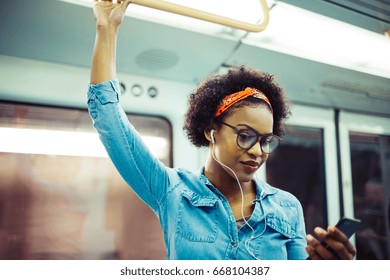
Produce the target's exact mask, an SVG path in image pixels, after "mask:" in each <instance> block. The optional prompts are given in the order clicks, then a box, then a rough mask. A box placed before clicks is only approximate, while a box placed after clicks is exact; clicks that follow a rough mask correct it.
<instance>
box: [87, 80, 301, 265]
mask: <svg viewBox="0 0 390 280" xmlns="http://www.w3.org/2000/svg"><path fill="white" fill-rule="evenodd" d="M119 89H120V86H119V83H118V81H117V80H111V81H107V82H103V83H101V84H97V85H92V84H90V85H89V89H88V109H89V113H90V116H91V118H92V120H93V123H94V127H95V128H96V130H97V131H98V133H99V136H100V139H101V141H102V143H103V144H104V146H105V148H106V150H107V152H108V154H109V156H110V158H111V160H112V162H113V163H114V165H115V166H116V168H117V170H118V171H119V173H120V174H121V176H122V177H123V178H124V180H125V181H126V182H127V184H129V186H131V188H132V189H133V190H134V191H135V193H136V194H137V195H138V196H139V197H140V198H141V199H142V200H143V201H144V202H145V203H146V204H147V205H148V206H149V207H150V208H151V209H152V210H153V211H154V212H155V214H156V215H157V217H158V219H159V221H160V224H161V228H162V230H163V233H164V240H165V245H166V249H167V258H168V259H181V260H190V259H203V260H224V259H226V260H236V259H237V260H238V259H243V260H244V259H247V260H253V259H264V260H265V259H267V260H286V259H306V258H307V256H308V255H307V253H306V250H305V246H306V241H305V235H306V233H305V224H304V218H303V211H302V206H301V204H300V202H299V201H298V200H297V199H296V198H295V197H294V196H293V195H292V194H290V193H288V192H285V191H283V190H281V189H278V188H275V187H272V186H270V185H269V184H267V183H265V182H264V181H261V180H258V179H254V180H255V183H256V190H257V195H256V199H255V200H254V201H253V203H254V205H255V207H254V211H253V213H252V216H251V217H250V219H249V221H248V223H249V224H250V225H251V227H252V228H253V229H254V233H253V232H252V230H251V229H250V227H249V226H248V225H244V226H242V227H241V228H239V229H238V228H237V225H236V221H235V219H234V215H233V213H232V210H231V208H230V206H229V203H228V201H227V199H226V198H225V197H224V196H223V195H222V193H221V192H219V191H218V189H217V188H215V187H214V186H213V185H212V184H211V183H210V181H209V180H208V179H207V178H206V177H205V176H204V175H203V173H204V172H203V168H202V169H200V170H199V172H197V173H194V172H190V171H187V170H185V169H181V168H170V167H166V166H164V165H163V164H162V163H161V162H160V161H159V160H158V159H156V158H155V157H154V156H153V155H152V154H151V153H150V151H149V150H148V148H147V147H146V145H145V144H144V143H143V141H142V139H141V137H140V135H139V134H138V133H137V131H136V130H135V129H134V127H133V125H132V124H131V123H130V122H129V121H128V118H127V116H126V114H125V113H124V111H123V109H122V107H121V105H120V92H119ZM251 237H252V239H251V240H250V241H249V242H247V241H248V239H250V238H251ZM246 245H247V246H246Z"/></svg>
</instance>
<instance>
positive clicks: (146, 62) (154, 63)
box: [136, 49, 179, 71]
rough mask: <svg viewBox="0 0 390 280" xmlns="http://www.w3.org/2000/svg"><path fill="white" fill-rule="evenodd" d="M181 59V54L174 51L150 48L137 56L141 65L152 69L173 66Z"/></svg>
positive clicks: (157, 69) (137, 61)
mask: <svg viewBox="0 0 390 280" xmlns="http://www.w3.org/2000/svg"><path fill="white" fill-rule="evenodd" d="M178 61H179V56H178V55H177V54H176V53H175V52H172V51H169V50H163V49H149V50H145V51H143V52H141V53H140V54H139V55H138V56H137V57H136V63H137V65H138V66H139V67H141V68H144V69H147V70H151V71H163V70H169V69H171V68H173V67H174V66H175V65H176V64H177V63H178Z"/></svg>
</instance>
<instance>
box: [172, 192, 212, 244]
mask: <svg viewBox="0 0 390 280" xmlns="http://www.w3.org/2000/svg"><path fill="white" fill-rule="evenodd" d="M217 208H218V204H217V200H216V199H215V198H212V197H201V196H199V195H197V194H194V193H192V194H191V193H183V194H182V195H181V201H180V204H179V211H178V220H177V228H176V232H177V234H178V235H180V236H181V237H183V238H185V239H187V240H189V241H192V242H208V243H212V242H214V241H215V239H216V238H217V233H218V227H217V224H218V209H217Z"/></svg>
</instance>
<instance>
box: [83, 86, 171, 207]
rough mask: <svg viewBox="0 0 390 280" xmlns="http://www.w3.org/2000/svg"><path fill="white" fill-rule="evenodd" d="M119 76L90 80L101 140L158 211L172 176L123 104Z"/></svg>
mask: <svg viewBox="0 0 390 280" xmlns="http://www.w3.org/2000/svg"><path fill="white" fill-rule="evenodd" d="M119 88H120V87H119V82H118V80H111V81H106V82H103V83H100V84H96V85H94V84H90V85H89V88H88V111H89V114H90V116H91V118H92V120H93V124H94V127H95V128H96V130H97V131H98V133H99V137H100V140H101V141H102V143H103V145H104V146H105V148H106V150H107V153H108V155H109V157H110V158H111V160H112V162H113V163H114V165H115V167H116V169H117V170H118V171H119V173H120V174H121V176H122V177H123V179H124V180H125V181H126V182H127V184H129V185H130V186H131V188H132V189H133V190H134V191H135V193H136V194H137V195H138V196H139V197H140V198H141V199H142V200H143V201H144V202H145V203H146V204H148V205H149V206H150V207H151V208H152V209H153V210H154V211H155V212H157V211H158V210H159V207H160V206H161V203H162V201H163V200H164V198H165V196H166V190H167V186H168V184H169V182H168V181H169V177H168V172H167V167H165V166H164V165H163V164H162V163H161V162H160V161H159V160H158V159H157V158H156V157H154V156H153V155H152V153H151V152H150V150H149V149H148V147H147V146H146V145H145V143H144V142H143V140H142V138H141V137H140V135H139V134H138V132H137V131H136V130H135V128H134V127H133V125H132V124H131V123H130V122H129V120H128V118H127V116H126V114H125V112H124V111H123V109H122V107H121V105H120V90H119Z"/></svg>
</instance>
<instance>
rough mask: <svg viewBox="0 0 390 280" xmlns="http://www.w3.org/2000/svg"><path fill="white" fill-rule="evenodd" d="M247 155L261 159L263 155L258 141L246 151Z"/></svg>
mask: <svg viewBox="0 0 390 280" xmlns="http://www.w3.org/2000/svg"><path fill="white" fill-rule="evenodd" d="M248 153H249V154H252V155H254V156H255V157H261V156H262V155H265V154H264V153H263V151H262V149H261V144H260V141H257V142H256V143H255V144H254V145H253V146H252V148H250V149H249V150H248Z"/></svg>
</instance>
